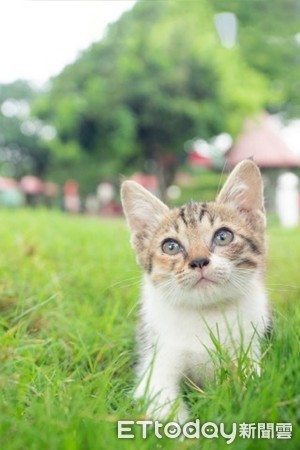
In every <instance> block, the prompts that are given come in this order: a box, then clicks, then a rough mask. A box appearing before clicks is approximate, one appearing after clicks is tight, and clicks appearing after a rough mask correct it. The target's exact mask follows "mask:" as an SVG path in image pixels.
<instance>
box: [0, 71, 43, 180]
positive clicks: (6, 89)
mask: <svg viewBox="0 0 300 450" xmlns="http://www.w3.org/2000/svg"><path fill="white" fill-rule="evenodd" d="M36 96H37V92H36V91H35V90H34V89H33V88H31V86H30V85H29V84H28V83H27V82H25V81H22V80H19V81H16V82H14V83H9V84H4V85H0V174H1V176H13V177H16V178H19V177H21V176H22V175H24V174H26V173H34V174H37V175H44V174H45V172H46V169H47V168H48V165H49V162H50V158H51V155H50V149H49V147H48V144H47V142H46V140H45V139H43V138H42V135H41V134H40V133H39V132H40V131H41V129H42V127H43V123H41V122H40V121H37V120H36V118H33V117H31V116H30V107H31V104H32V102H33V101H34V100H35V98H36ZM1 107H2V108H1ZM5 109H7V112H6V114H5Z"/></svg>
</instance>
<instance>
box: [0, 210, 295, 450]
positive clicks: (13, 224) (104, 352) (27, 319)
mask: <svg viewBox="0 0 300 450" xmlns="http://www.w3.org/2000/svg"><path fill="white" fill-rule="evenodd" d="M0 217H1V221H0V230H1V252H0V312H1V314H0V333H1V336H0V338H1V341H0V342H1V350H0V361H1V369H0V387H1V402H0V403H1V404H0V448H1V449H4V450H13V449H14V450H32V449H36V450H44V449H53V450H61V449H62V450H64V449H66V450H76V449H83V450H89V449H93V450H102V449H103V450H104V449H107V450H116V449H121V448H122V449H137V450H139V449H149V450H150V449H200V448H201V449H204V450H206V449H223V448H224V449H225V448H233V449H238V450H243V449H253V450H260V449H280V450H281V449H285V448H288V449H297V448H300V433H299V419H300V408H299V400H300V392H299V380H300V358H299V355H300V352H299V334H300V281H299V273H300V271H299V268H300V233H299V230H294V231H284V230H282V229H280V228H279V227H276V226H273V227H271V228H270V229H269V247H270V256H269V271H268V276H267V287H268V289H269V294H270V298H271V302H272V305H273V307H274V327H275V332H274V335H273V337H272V339H271V341H270V342H269V343H266V344H265V345H264V347H265V350H266V352H265V356H264V358H263V363H262V365H263V371H262V375H261V377H254V378H253V379H248V380H245V379H243V377H242V376H239V374H237V373H232V374H231V376H227V374H225V376H224V374H223V376H222V377H220V379H219V380H218V381H216V382H214V383H211V384H209V385H208V386H207V387H206V389H205V392H204V393H199V392H196V391H189V392H188V394H187V396H188V399H189V402H190V409H191V410H192V414H193V416H194V418H200V420H201V421H202V422H203V423H204V422H208V421H212V422H215V423H220V422H224V423H225V425H226V429H227V430H230V429H231V426H232V423H233V422H236V423H237V424H240V423H243V422H246V423H255V424H257V423H281V422H288V423H292V425H293V437H292V439H291V440H279V439H270V440H269V439H260V440H258V439H242V438H238V437H237V438H236V439H235V441H234V442H233V443H232V444H231V445H230V446H228V445H227V444H226V440H225V439H224V438H222V437H220V438H219V439H208V438H200V440H192V439H186V440H185V441H184V442H178V441H177V440H173V439H168V438H163V439H157V438H156V437H155V436H154V435H153V434H152V435H150V436H149V437H148V438H147V439H145V440H143V439H142V437H141V433H140V432H139V430H138V429H137V430H136V433H137V437H136V438H135V439H128V440H127V439H122V440H118V439H117V420H118V419H121V420H133V419H141V418H142V416H141V415H140V412H139V411H138V410H137V409H136V407H135V406H134V404H133V403H132V401H131V397H130V389H131V388H132V385H133V379H134V375H133V363H134V330H135V323H136V317H137V313H138V307H137V299H138V293H139V286H140V285H139V274H140V273H139V270H138V268H137V267H136V264H135V258H134V255H133V252H132V251H131V249H130V245H129V234H128V232H127V228H126V226H125V224H124V222H123V221H122V220H115V221H108V220H103V221H100V220H98V219H91V218H86V217H72V216H65V215H62V214H60V213H58V212H47V211H34V212H31V211H28V210H20V211H5V210H1V211H0Z"/></svg>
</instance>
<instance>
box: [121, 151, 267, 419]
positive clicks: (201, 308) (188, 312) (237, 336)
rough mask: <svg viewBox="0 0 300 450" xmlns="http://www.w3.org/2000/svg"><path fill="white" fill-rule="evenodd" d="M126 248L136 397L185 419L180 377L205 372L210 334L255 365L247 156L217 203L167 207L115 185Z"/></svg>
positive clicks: (256, 251)
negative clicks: (138, 283)
mask: <svg viewBox="0 0 300 450" xmlns="http://www.w3.org/2000/svg"><path fill="white" fill-rule="evenodd" d="M121 195H122V203H123V208H124V212H125V215H126V218H127V221H128V224H129V227H130V229H131V232H132V240H131V242H132V245H133V248H134V249H135V252H136V255H137V261H138V263H139V265H140V266H141V267H142V269H143V271H144V281H143V293H142V305H141V324H140V333H139V338H138V340H139V356H140V358H139V364H138V386H137V388H136V397H137V398H140V397H143V398H145V399H146V400H147V402H148V410H147V414H148V416H150V417H152V418H155V419H159V420H166V419H167V418H170V417H171V416H172V417H173V416H174V414H176V415H175V417H176V419H177V420H178V421H180V422H182V423H183V422H185V421H186V420H187V418H188V417H187V410H186V408H185V405H184V402H183V401H182V400H180V398H179V386H180V381H181V379H182V378H183V377H188V378H189V379H192V380H194V381H195V382H196V383H198V384H199V383H201V382H203V380H205V378H207V377H212V376H213V373H214V371H213V369H214V367H213V362H212V358H211V354H212V353H211V352H212V351H213V350H214V348H215V347H214V343H213V340H212V338H211V336H212V334H211V333H213V335H214V336H215V337H217V339H218V341H219V342H220V344H221V345H222V346H223V347H224V348H226V351H227V352H228V353H229V355H230V357H231V358H232V361H233V363H234V361H235V360H236V359H237V358H238V355H239V354H240V352H241V349H244V351H245V352H246V351H247V349H249V348H250V351H249V353H248V354H249V356H250V360H251V361H252V364H253V367H254V368H255V369H256V370H257V371H259V358H260V348H259V341H260V337H261V336H262V335H263V334H264V332H265V329H266V325H267V323H268V320H269V318H268V305H267V297H266V293H265V289H264V282H263V278H264V271H265V259H266V245H265V213H264V201H263V184H262V178H261V175H260V172H259V169H258V168H257V166H256V165H255V163H254V162H253V161H251V160H246V161H243V162H241V163H240V164H239V165H238V166H237V167H236V168H235V169H234V170H233V172H232V173H231V175H230V176H229V178H228V179H227V182H226V183H225V185H224V187H223V189H222V190H221V192H220V194H219V195H218V196H217V199H216V201H215V202H209V203H206V202H205V203H196V202H190V203H188V204H186V205H184V206H182V207H181V208H174V209H169V208H168V207H167V206H166V205H165V204H164V203H162V202H161V201H160V200H158V199H157V198H156V197H154V196H153V195H152V194H151V193H150V192H148V191H147V190H146V189H144V188H143V187H142V186H140V185H139V184H137V183H135V182H134V181H124V182H123V184H122V189H121Z"/></svg>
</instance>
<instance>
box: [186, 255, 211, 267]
mask: <svg viewBox="0 0 300 450" xmlns="http://www.w3.org/2000/svg"><path fill="white" fill-rule="evenodd" d="M208 264H209V259H207V258H198V259H193V260H192V261H191V262H190V263H189V266H190V268H191V269H197V268H199V269H203V267H204V266H208Z"/></svg>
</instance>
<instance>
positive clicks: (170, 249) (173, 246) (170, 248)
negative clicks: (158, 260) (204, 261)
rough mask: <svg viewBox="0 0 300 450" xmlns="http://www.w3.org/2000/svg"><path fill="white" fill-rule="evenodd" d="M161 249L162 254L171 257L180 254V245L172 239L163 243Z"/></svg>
mask: <svg viewBox="0 0 300 450" xmlns="http://www.w3.org/2000/svg"><path fill="white" fill-rule="evenodd" d="M161 248H162V251H163V252H164V253H166V254H167V255H171V256H173V255H177V254H178V253H180V252H181V245H180V244H179V243H178V242H177V241H174V240H173V239H167V240H166V241H164V242H163V243H162V246H161Z"/></svg>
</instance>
